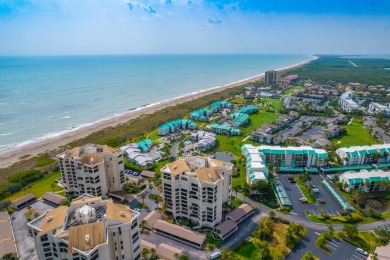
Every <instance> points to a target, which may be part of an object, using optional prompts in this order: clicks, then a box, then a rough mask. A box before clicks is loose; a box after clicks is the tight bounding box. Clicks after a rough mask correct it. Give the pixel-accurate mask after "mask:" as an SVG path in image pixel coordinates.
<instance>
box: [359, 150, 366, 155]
mask: <svg viewBox="0 0 390 260" xmlns="http://www.w3.org/2000/svg"><path fill="white" fill-rule="evenodd" d="M359 154H360V155H361V156H363V155H366V154H367V152H366V151H365V150H361V151H359Z"/></svg>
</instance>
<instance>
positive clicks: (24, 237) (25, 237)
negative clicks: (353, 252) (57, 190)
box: [11, 200, 54, 260]
mask: <svg viewBox="0 0 390 260" xmlns="http://www.w3.org/2000/svg"><path fill="white" fill-rule="evenodd" d="M31 207H32V208H34V209H39V210H43V211H46V210H51V209H54V208H53V207H52V206H49V205H47V204H46V203H43V202H42V201H40V200H39V201H36V202H34V203H33V204H31ZM27 210H28V209H27V208H24V209H22V210H20V211H16V212H14V213H13V214H12V215H11V221H12V228H13V230H14V234H15V240H16V246H17V248H18V252H19V257H20V259H21V260H24V259H38V256H37V253H36V251H35V245H34V239H33V237H32V236H31V235H30V233H29V229H28V228H27V222H26V218H25V213H26V212H27Z"/></svg>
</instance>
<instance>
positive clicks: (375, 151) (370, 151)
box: [367, 149, 378, 154]
mask: <svg viewBox="0 0 390 260" xmlns="http://www.w3.org/2000/svg"><path fill="white" fill-rule="evenodd" d="M367 153H368V154H374V153H378V151H377V150H376V149H368V150H367Z"/></svg>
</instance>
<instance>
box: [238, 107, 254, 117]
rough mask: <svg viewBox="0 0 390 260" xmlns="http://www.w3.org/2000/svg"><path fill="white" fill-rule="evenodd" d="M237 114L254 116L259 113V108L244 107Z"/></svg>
mask: <svg viewBox="0 0 390 260" xmlns="http://www.w3.org/2000/svg"><path fill="white" fill-rule="evenodd" d="M237 113H244V114H248V115H251V114H256V113H259V108H258V107H255V106H246V107H242V108H240V109H239V110H237Z"/></svg>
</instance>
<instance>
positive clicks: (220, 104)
mask: <svg viewBox="0 0 390 260" xmlns="http://www.w3.org/2000/svg"><path fill="white" fill-rule="evenodd" d="M232 107H233V105H232V104H231V103H229V102H227V101H225V100H223V101H216V102H214V103H212V104H211V105H210V109H211V111H213V113H215V112H218V111H221V110H222V109H224V108H232Z"/></svg>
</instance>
